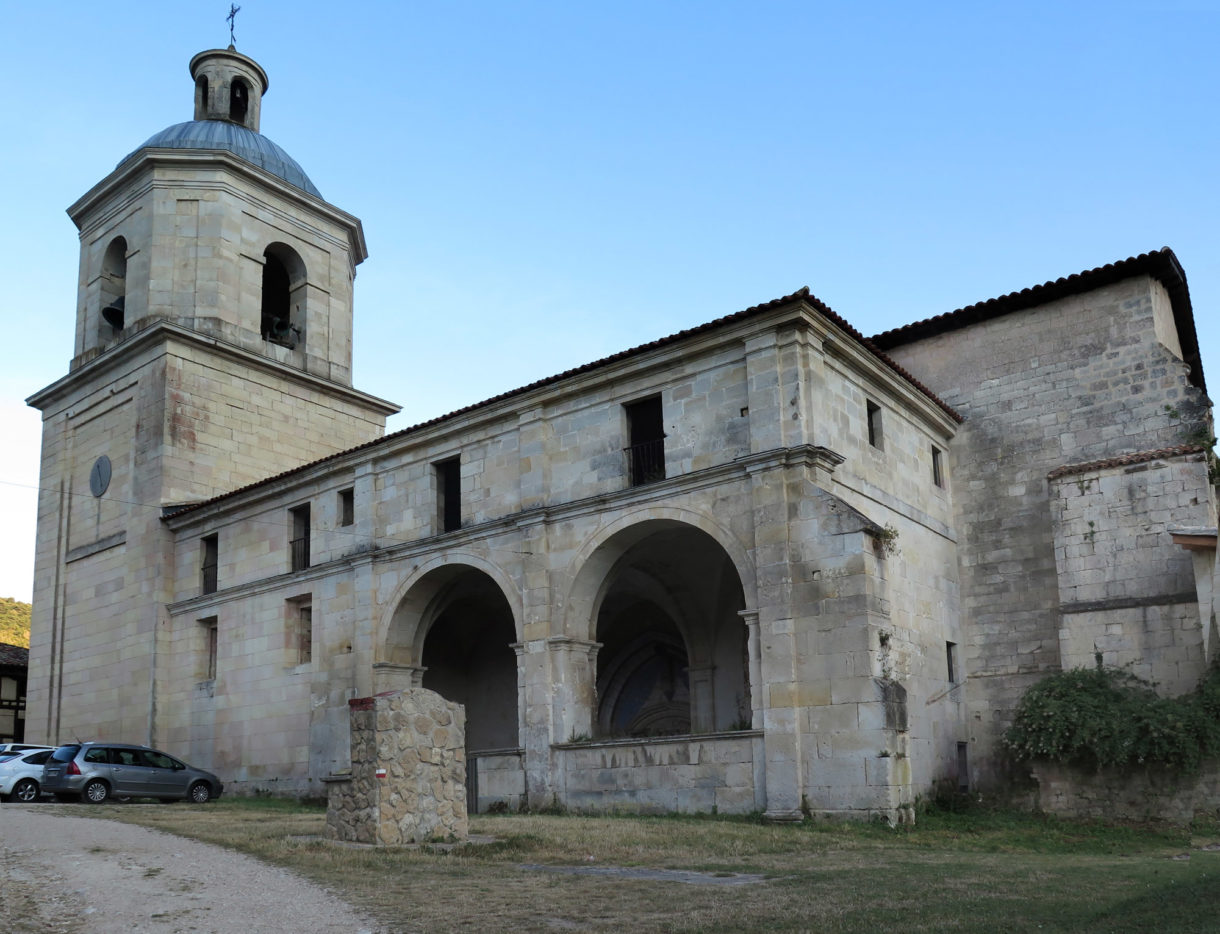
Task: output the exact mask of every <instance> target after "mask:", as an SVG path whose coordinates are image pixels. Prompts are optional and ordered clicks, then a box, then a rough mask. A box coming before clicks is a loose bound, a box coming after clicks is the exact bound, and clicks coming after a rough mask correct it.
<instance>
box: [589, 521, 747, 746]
mask: <svg viewBox="0 0 1220 934" xmlns="http://www.w3.org/2000/svg"><path fill="white" fill-rule="evenodd" d="M687 517H689V514H687ZM712 527H713V528H716V527H715V526H714V525H713V526H712ZM716 530H717V531H719V532H722V531H723V530H720V529H716ZM598 539H599V540H598V542H597V544H596V545H595V546H594V547H593V549H592V550H591V552H589V553H587V554H586V556H585V561H584V563H583V564H582V565H581V567H580V569H579V571H578V572H577V576H576V580H575V582H574V586H573V587H572V589H571V590H570V594H571V596H570V598H569V601H568V616H567V619H566V620H565V622H566V624H567V627H568V628H567V633H568V634H570V635H571V636H573V637H575V638H578V639H579V638H586V639H589V640H590V641H596V642H597V643H599V644H600V646H601V648H600V649H599V650H598V654H597V664H596V699H592V698H591V699H590V703H591V704H592V705H593V708H592V709H591V710H590V711H589V713H590V721H591V722H592V724H593V725H594V727H595V730H596V732H597V734H598V735H599V736H603V737H616V736H657V735H672V734H679V733H689V732H707V731H713V730H731V729H748V728H750V725H751V720H752V716H751V711H752V700H751V685H750V660H749V652H748V648H749V637H748V632H747V629H746V625H745V622H744V620H743V619H742V616H741V614H742V611H743V610H745V608H746V589H745V586H744V584H743V581H742V574H741V572H740V571H739V570H738V565H737V562H736V561H734V559H733V556H732V555H731V554H730V552H729V551H728V550H727V549H726V548H725V547H724V545H723V544H722V543H721V540H720V538H719V537H718V536H715V535H712V534H710V533H709V532H708V531H705V529H703V528H700V527H698V526H696V525H695V524H693V523H690V522H686V521H681V520H680V519H676V518H671V517H663V516H662V517H658V516H657V511H656V510H649V513H648V516H647V518H642V519H639V520H638V521H636V522H634V523H620V524H619V527H618V528H617V529H614V528H612V529H610V530H608V534H604V535H601V536H598ZM739 554H740V552H739ZM743 557H744V556H743ZM746 566H747V567H748V566H749V565H748V564H747V565H746ZM750 580H751V584H752V583H753V579H752V577H751V578H750Z"/></svg>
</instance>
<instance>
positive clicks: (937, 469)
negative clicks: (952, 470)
mask: <svg viewBox="0 0 1220 934" xmlns="http://www.w3.org/2000/svg"><path fill="white" fill-rule="evenodd" d="M932 482H933V483H935V484H936V485H937V486H940V487H943V486H944V485H945V468H944V465H943V464H942V462H941V452H940V448H938V447H937V446H936V445H935V444H934V445H932Z"/></svg>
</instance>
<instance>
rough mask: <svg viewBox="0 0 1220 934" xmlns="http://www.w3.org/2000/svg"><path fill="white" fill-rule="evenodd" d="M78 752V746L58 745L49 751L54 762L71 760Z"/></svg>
mask: <svg viewBox="0 0 1220 934" xmlns="http://www.w3.org/2000/svg"><path fill="white" fill-rule="evenodd" d="M78 752H80V746H60V747H59V748H58V749H56V750H55V751H54V752H53V753H51V758H52V759H54V760H55V761H56V762H71V761H72V760H73V759H75V758H76V754H77V753H78Z"/></svg>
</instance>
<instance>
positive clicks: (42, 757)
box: [21, 749, 51, 765]
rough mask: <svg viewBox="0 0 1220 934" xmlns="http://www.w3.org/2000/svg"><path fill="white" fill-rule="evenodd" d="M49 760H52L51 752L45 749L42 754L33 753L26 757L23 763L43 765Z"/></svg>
mask: <svg viewBox="0 0 1220 934" xmlns="http://www.w3.org/2000/svg"><path fill="white" fill-rule="evenodd" d="M49 758H51V750H49V749H44V750H42V752H31V753H30V754H29V755H28V756H26V757H25V758H24V759H22V760H21V761H22V762H25V763H27V764H29V765H42V764H43V763H44V762H46V761H47V760H48V759H49Z"/></svg>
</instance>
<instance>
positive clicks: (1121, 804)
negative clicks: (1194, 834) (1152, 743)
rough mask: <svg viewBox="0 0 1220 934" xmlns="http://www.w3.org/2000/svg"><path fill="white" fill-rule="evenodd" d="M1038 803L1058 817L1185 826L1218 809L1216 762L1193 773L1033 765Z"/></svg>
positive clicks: (1218, 771) (1219, 773)
mask: <svg viewBox="0 0 1220 934" xmlns="http://www.w3.org/2000/svg"><path fill="white" fill-rule="evenodd" d="M1032 771H1033V778H1034V780H1035V781H1036V782H1037V783H1038V793H1037V796H1036V798H1035V805H1036V807H1037V808H1038V809H1039V810H1041V811H1044V812H1046V813H1047V814H1054V815H1056V816H1058V817H1073V818H1086V819H1102V820H1137V821H1146V820H1163V821H1169V822H1171V823H1174V824H1189V823H1190V822H1191V821H1192V820H1194V819H1195V818H1196V817H1203V816H1215V814H1216V813H1217V812H1218V811H1220V763H1216V762H1209V763H1207V764H1206V765H1205V766H1204V767H1203V768H1202V769H1200V770H1199V772H1197V773H1195V774H1193V775H1180V774H1177V773H1174V772H1169V771H1166V770H1165V769H1161V768H1154V767H1152V766H1148V767H1144V768H1133V769H1122V770H1117V771H1106V772H1093V771H1088V770H1084V769H1077V768H1073V767H1071V766H1066V765H1060V764H1058V763H1053V762H1039V763H1036V764H1035V765H1034V766H1033V770H1032Z"/></svg>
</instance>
